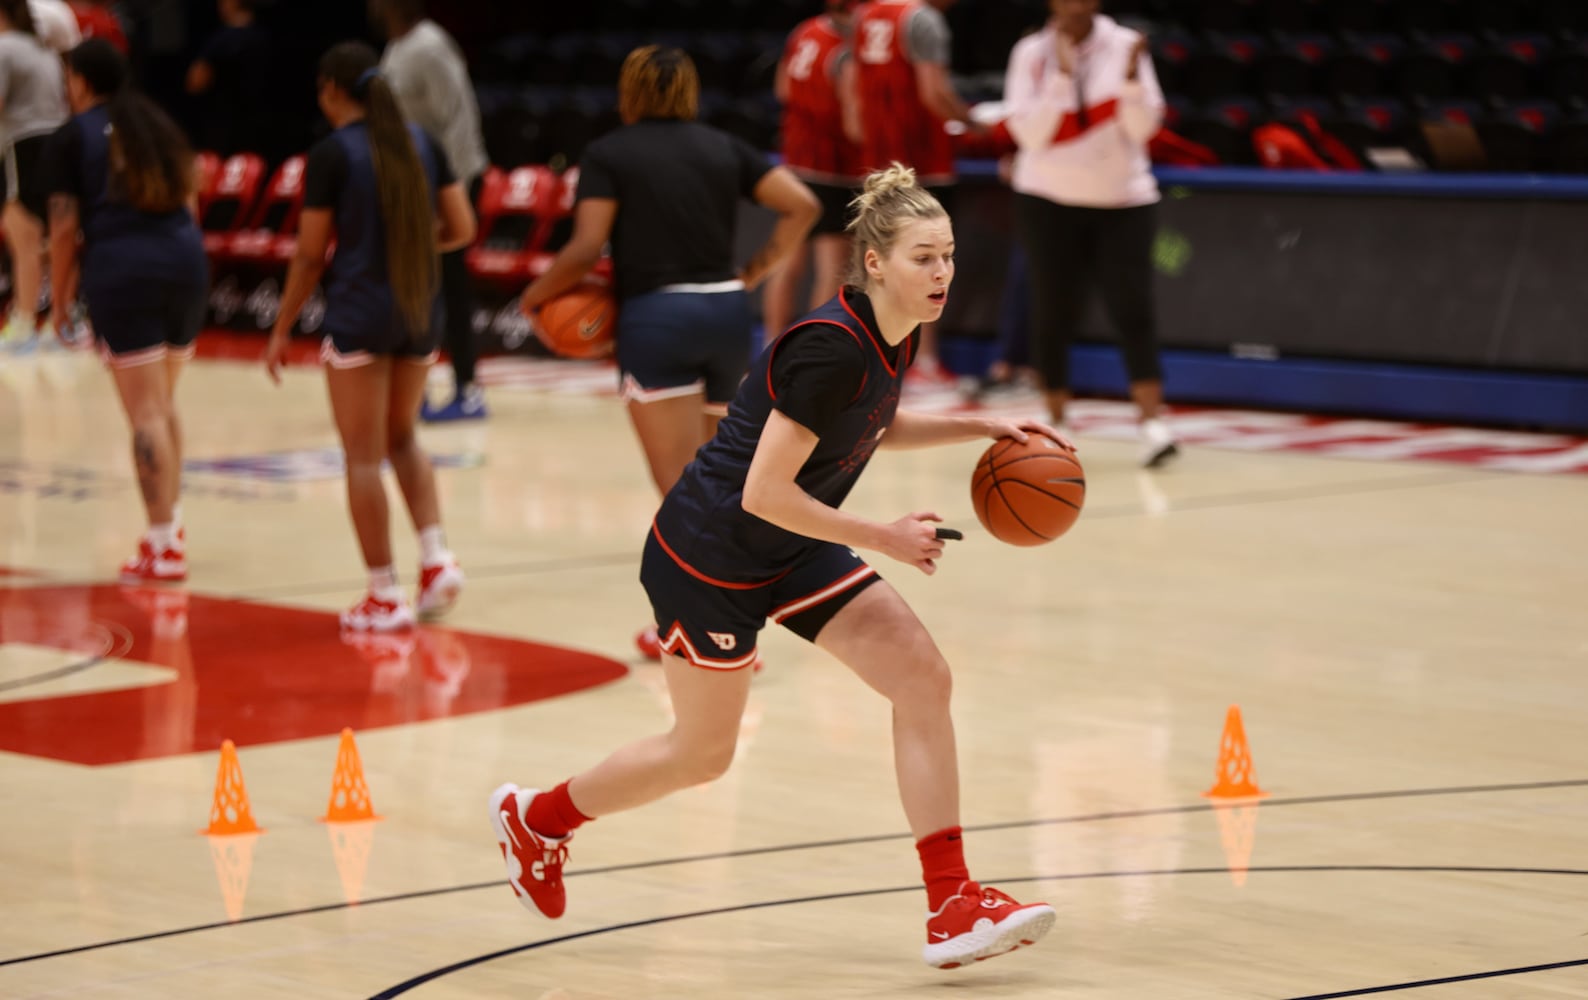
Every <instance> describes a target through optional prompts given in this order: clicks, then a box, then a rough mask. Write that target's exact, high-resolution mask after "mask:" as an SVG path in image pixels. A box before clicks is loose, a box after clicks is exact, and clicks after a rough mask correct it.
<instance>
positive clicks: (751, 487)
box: [739, 469, 782, 524]
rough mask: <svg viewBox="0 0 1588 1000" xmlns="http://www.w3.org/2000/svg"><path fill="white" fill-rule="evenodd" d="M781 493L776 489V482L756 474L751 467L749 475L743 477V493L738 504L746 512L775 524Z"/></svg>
mask: <svg viewBox="0 0 1588 1000" xmlns="http://www.w3.org/2000/svg"><path fill="white" fill-rule="evenodd" d="M781 495H782V491H781V490H779V489H778V486H777V484H776V483H774V482H772V481H770V480H769V479H768V477H766V476H758V475H756V474H755V470H754V469H752V470H750V475H748V476H746V477H745V480H744V495H743V497H742V498H741V499H740V501H739V505H740V506H741V507H743V508H744V512H745V513H746V514H749V515H751V516H753V517H759V518H760V519H761V520H763V521H771V522H772V523H773V524H776V523H777V509H778V507H779V503H778V499H779V497H780V496H781Z"/></svg>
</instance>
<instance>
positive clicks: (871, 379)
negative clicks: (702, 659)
mask: <svg viewBox="0 0 1588 1000" xmlns="http://www.w3.org/2000/svg"><path fill="white" fill-rule="evenodd" d="M918 337H919V332H918V331H913V332H912V333H911V334H910V336H909V337H907V338H906V339H905V340H904V341H903V342H901V343H900V344H897V345H892V346H890V345H889V344H888V343H887V342H886V341H884V340H883V339H882V336H881V334H879V333H878V332H877V323H876V317H875V315H874V314H873V312H872V309H871V302H870V300H869V299H868V298H867V297H866V295H865V293H864V292H861V291H860V290H859V289H856V288H852V287H846V288H844V289H842V290H841V291H840V292H839V293H838V295H836V296H835V297H834V298H832V299H831V300H830V301H828V302H826V303H825V304H823V305H821V306H819V307H818V308H817V309H816V310H815V311H814V312H812V313H811V314H810V315H808V316H806V317H805V318H804V319H802V320H800V321H799V322H798V323H795V324H794V325H793V326H791V327H790V328H789V330H788V332H787V333H785V334H784V335H783V336H782V337H780V338H778V340H777V341H776V342H775V343H773V344H772V346H770V347H768V348H767V349H766V350H765V351H763V352H762V354H761V356H760V357H759V358H757V359H756V361H755V363H754V364H753V365H751V367H750V372H749V374H748V375H746V376H745V379H744V382H742V383H741V384H740V386H739V391H738V394H737V395H736V396H735V397H734V400H733V403H732V405H730V406H729V408H728V415H727V416H726V417H725V418H723V420H722V422H721V423H720V424H719V425H718V427H717V433H716V436H715V437H713V438H712V439H711V440H710V441H709V442H707V443H706V445H705V446H704V447H702V448H701V449H700V451H699V452H697V453H696V454H695V459H694V461H693V462H691V463H690V464H689V466H688V468H686V469H685V470H684V474H683V476H682V477H681V478H680V479H679V481H678V483H677V484H676V485H675V486H674V487H673V488H672V490H670V491H669V492H668V494H667V497H666V499H664V500H663V501H662V506H661V509H660V510H659V511H658V512H657V515H656V526H655V530H656V533H657V535H658V537H659V538H660V539H661V540H662V542H663V544H664V545H665V546H666V547H667V549H668V550H669V552H670V553H671V554H672V556H673V558H674V559H677V560H678V561H680V562H682V563H683V564H684V565H685V566H687V567H689V568H692V569H694V570H696V571H697V574H698V575H704V576H706V577H709V578H711V579H713V580H716V581H719V582H724V583H735V584H747V583H748V584H756V583H765V582H770V581H771V580H772V579H773V578H775V577H776V576H777V575H778V574H779V573H780V572H782V571H783V570H784V569H786V568H787V567H788V566H789V565H791V564H793V563H794V562H796V561H797V560H798V559H799V558H800V557H801V556H803V555H805V554H806V553H808V552H810V551H811V550H813V549H815V548H816V547H818V546H821V545H824V544H827V543H825V542H822V541H819V540H817V539H813V538H808V537H806V536H804V535H798V534H795V533H793V532H791V531H787V530H785V529H783V528H780V527H778V526H777V525H774V524H771V523H770V522H767V521H764V520H762V519H761V518H759V517H756V516H754V515H752V514H748V513H746V512H745V510H744V507H743V500H744V483H745V479H746V477H747V476H748V475H749V471H750V460H751V459H752V458H753V457H754V456H755V449H756V445H757V444H758V443H759V442H760V440H761V430H762V428H764V427H765V426H766V422H767V418H768V417H769V416H770V415H771V413H772V411H773V410H774V409H779V410H782V409H784V407H783V406H780V405H779V404H780V400H779V399H778V394H777V388H776V386H777V384H778V383H779V378H778V375H779V367H780V366H779V363H780V360H781V358H782V357H783V355H785V354H789V353H792V345H794V344H795V343H797V342H798V341H799V340H801V339H802V338H827V341H828V342H827V343H826V344H824V345H820V346H822V347H824V348H831V349H832V351H833V354H834V358H835V361H836V360H837V359H840V358H841V359H843V362H844V363H846V364H853V365H856V366H859V367H861V368H862V369H863V370H862V372H861V377H860V378H859V379H858V380H856V381H857V382H858V387H857V388H856V390H855V391H854V394H853V397H852V398H851V399H849V400H848V402H847V403H846V404H845V405H843V407H842V408H841V409H839V410H838V411H837V412H836V413H834V414H832V415H831V418H830V419H828V420H826V421H825V426H824V427H822V428H820V430H819V433H820V437H819V438H818V440H817V444H816V448H815V450H814V451H813V452H812V453H811V456H810V458H809V459H808V460H807V461H806V463H805V465H804V466H803V467H802V468H801V469H800V471H799V474H798V475H797V476H796V477H795V482H796V483H798V485H799V487H800V488H801V489H803V490H804V491H805V492H806V493H809V494H810V495H811V496H812V497H814V498H816V499H817V500H819V501H821V502H822V503H824V504H827V505H828V506H830V507H838V506H840V505H841V504H842V503H843V502H844V499H845V498H846V497H848V496H849V491H850V490H851V489H853V488H854V485H855V482H856V481H857V480H858V479H859V478H860V473H861V472H862V471H864V469H865V467H866V463H867V462H869V461H870V459H871V455H872V452H874V451H876V449H877V445H878V443H879V442H880V441H881V440H882V436H883V434H884V433H885V432H886V431H887V429H888V425H889V424H891V423H892V422H893V417H894V414H895V413H896V412H897V411H898V408H899V392H900V388H901V386H902V385H903V382H904V373H905V369H906V368H908V367H909V364H910V362H911V361H912V360H913V359H914V357H915V352H916V342H917V339H918ZM801 346H805V345H801ZM810 346H818V345H810ZM818 376H819V372H818ZM806 377H810V376H809V375H807V376H806Z"/></svg>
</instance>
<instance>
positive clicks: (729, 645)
mask: <svg viewBox="0 0 1588 1000" xmlns="http://www.w3.org/2000/svg"><path fill="white" fill-rule="evenodd" d="M706 635H708V636H709V637H710V638H711V641H712V642H714V643H716V644H717V648H718V649H720V650H722V651H723V652H724V653H728V652H732V651H733V647H735V646H737V645H738V644H739V640H738V639H735V638H734V637H733V635H732V634H731V633H728V632H707V633H706Z"/></svg>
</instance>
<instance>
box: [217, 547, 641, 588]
mask: <svg viewBox="0 0 1588 1000" xmlns="http://www.w3.org/2000/svg"><path fill="white" fill-rule="evenodd" d="M639 564H640V547H639V546H638V545H636V546H635V547H634V551H632V552H624V553H621V554H619V553H613V554H609V555H595V556H570V557H568V558H566V559H542V560H535V561H531V562H521V563H502V564H500V565H496V566H476V565H474V564H473V563H470V564H469V566H468V575H469V579H471V580H486V579H490V578H492V577H502V576H517V575H518V574H521V573H556V572H561V571H567V570H582V569H606V568H608V567H611V566H628V565H632V566H635V567H638V566H639ZM368 584H369V580H368V578H366V577H358V578H357V579H354V578H352V577H349V578H348V579H346V580H320V581H314V582H304V583H282V584H276V585H275V586H271V587H254V588H251V589H249V590H246V591H237V592H235V593H230V594H206V595H205V596H210V597H214V598H216V599H218V600H226V601H257V600H267V599H269V598H273V597H274V598H280V597H301V596H305V595H308V594H324V593H330V592H332V591H342V590H356V589H358V588H359V587H364V586H368Z"/></svg>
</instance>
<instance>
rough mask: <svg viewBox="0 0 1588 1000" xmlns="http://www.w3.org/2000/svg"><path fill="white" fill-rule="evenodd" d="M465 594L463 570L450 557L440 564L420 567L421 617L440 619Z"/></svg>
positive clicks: (419, 603)
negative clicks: (460, 595)
mask: <svg viewBox="0 0 1588 1000" xmlns="http://www.w3.org/2000/svg"><path fill="white" fill-rule="evenodd" d="M461 593H463V569H462V567H460V566H459V565H458V561H457V560H456V559H454V558H453V557H452V556H450V555H448V556H447V557H446V558H445V559H443V560H442V561H440V562H438V563H432V564H431V565H429V566H420V567H419V598H418V600H417V601H415V604H416V606H417V608H418V611H419V617H420V618H424V619H430V618H439V617H441V616H442V615H444V614H446V613H447V612H448V611H451V610H452V605H454V604H456V603H457V602H458V595H459V594H461Z"/></svg>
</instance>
